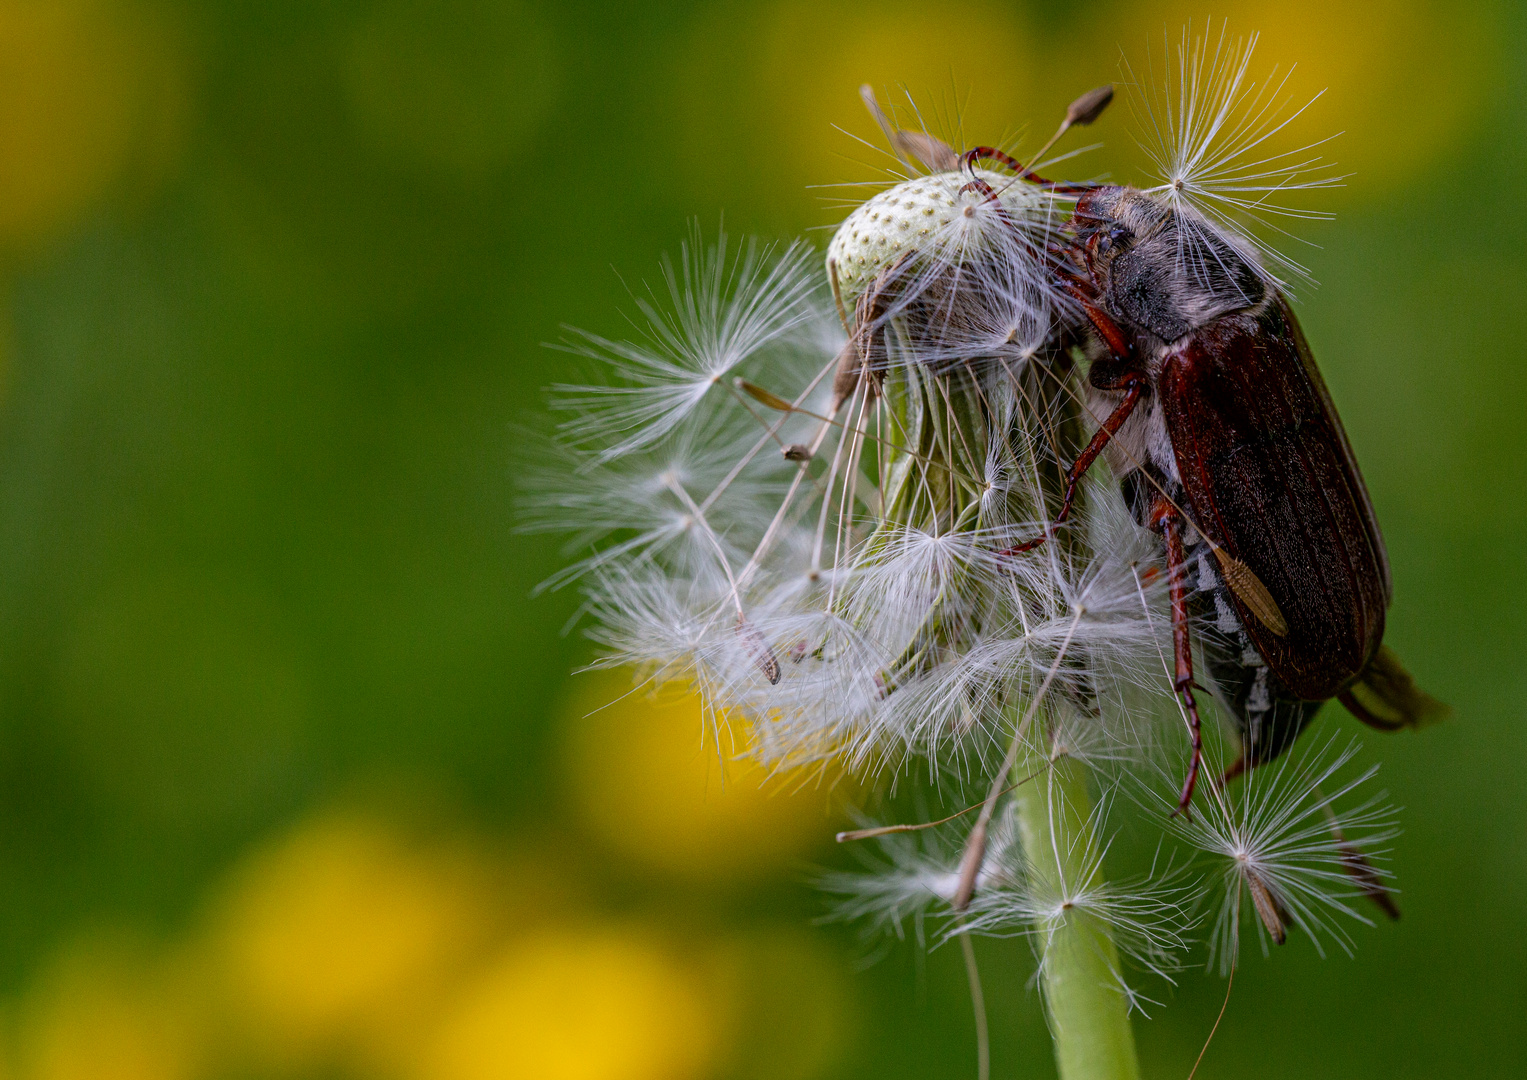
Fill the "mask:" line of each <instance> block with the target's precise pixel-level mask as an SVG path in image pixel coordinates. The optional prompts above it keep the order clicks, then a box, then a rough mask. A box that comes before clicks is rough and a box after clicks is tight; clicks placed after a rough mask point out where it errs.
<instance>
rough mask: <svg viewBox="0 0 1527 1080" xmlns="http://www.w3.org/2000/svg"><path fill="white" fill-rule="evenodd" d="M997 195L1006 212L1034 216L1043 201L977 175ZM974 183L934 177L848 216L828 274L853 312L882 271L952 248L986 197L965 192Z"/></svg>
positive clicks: (907, 184) (996, 176)
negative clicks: (963, 222)
mask: <svg viewBox="0 0 1527 1080" xmlns="http://www.w3.org/2000/svg"><path fill="white" fill-rule="evenodd" d="M975 175H976V176H978V177H980V178H981V179H982V180H984V181H986V183H987V184H989V185H990V186H991V187H992V189H993V190H995V191H996V192H997V193H998V195H997V198H998V201H999V202H1000V203H1001V204H1002V207H1003V209H1005V210H1007V211H1008V212H1009V213H1012V214H1015V215H1022V214H1027V213H1032V212H1033V210H1034V208H1035V205H1036V203H1038V202H1040V201H1041V200H1042V199H1043V196H1039V195H1037V193H1036V192H1035V190H1034V189H1033V188H1032V187H1030V186H1029V185H1028V184H1023V183H1014V182H1013V178H1012V177H1011V176H1007V175H1004V174H1000V173H995V172H991V171H989V170H986V169H977V170H975ZM969 182H970V176H969V174H968V173H964V172H945V173H934V174H933V175H932V176H919V177H916V178H915V179H912V180H907V181H904V182H902V183H900V184H897V185H896V186H895V187H893V188H889V189H887V190H886V191H882V192H881V193H880V194H878V195H876V196H875V197H874V198H872V199H870V200H868V201H867V202H865V203H864V204H862V205H861V206H859V207H858V208H856V209H855V210H854V212H853V213H851V214H849V215H848V217H847V218H846V219H845V220H844V222H843V224H842V225H840V226H839V227H838V231H837V232H836V233H835V234H834V235H833V238H832V242H831V243H830V244H828V245H827V273H828V278H829V280H836V283H837V290H838V295H839V296H840V297H841V299H842V301H843V304H844V305H845V306H852V305H853V303H854V301H855V300H857V299H858V297H859V295H860V294H861V293H862V292H864V290H865V289H866V288H868V286H869V284H870V282H872V281H874V280H875V276H876V275H877V274H879V273H880V271H881V270H883V269H885V268H886V267H887V266H890V265H891V264H892V263H893V262H895V261H896V260H897V259H899V258H901V256H902V255H903V254H905V253H907V252H909V251H910V252H928V251H936V250H939V249H940V248H942V247H944V246H945V245H947V243H948V242H949V240H950V238H951V237H952V235H953V230H954V227H955V226H956V224H957V219H958V218H960V217H961V216H962V215H964V214H965V213H966V208H967V207H970V208H979V207H980V206H981V204H982V203H984V202H985V199H986V197H985V196H984V195H983V194H981V193H980V192H978V191H964V192H962V191H961V190H960V189H961V188H962V187H964V186H965V185H966V184H967V183H969Z"/></svg>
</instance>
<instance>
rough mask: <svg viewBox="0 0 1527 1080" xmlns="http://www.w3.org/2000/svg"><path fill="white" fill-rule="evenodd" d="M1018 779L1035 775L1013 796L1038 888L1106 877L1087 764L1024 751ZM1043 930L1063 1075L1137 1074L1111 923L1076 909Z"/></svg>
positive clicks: (1067, 1079)
mask: <svg viewBox="0 0 1527 1080" xmlns="http://www.w3.org/2000/svg"><path fill="white" fill-rule="evenodd" d="M1012 777H1013V780H1014V782H1017V781H1021V780H1023V779H1024V778H1025V777H1032V778H1031V779H1029V780H1028V781H1027V782H1025V783H1020V784H1019V785H1018V787H1017V788H1016V790H1015V791H1014V800H1015V802H1016V804H1017V814H1018V835H1019V839H1020V841H1021V843H1022V844H1023V850H1024V855H1025V859H1026V862H1027V865H1028V868H1029V874H1030V879H1031V883H1032V885H1033V886H1034V889H1035V892H1036V893H1038V894H1039V895H1041V896H1055V897H1064V896H1066V895H1070V894H1075V893H1076V892H1077V891H1078V890H1079V889H1084V888H1085V889H1093V888H1096V887H1097V886H1099V885H1101V884H1102V880H1101V879H1102V873H1103V870H1102V862H1101V860H1100V859H1099V858H1098V857H1097V853H1098V850H1099V848H1098V839H1097V836H1096V835H1095V831H1094V828H1093V821H1092V819H1091V816H1090V815H1091V812H1092V799H1091V796H1090V794H1089V793H1088V790H1087V768H1086V766H1085V765H1083V764H1082V763H1081V762H1080V761H1076V760H1074V759H1072V758H1068V757H1060V758H1059V759H1058V760H1056V761H1054V762H1053V763H1052V762H1049V761H1047V760H1046V759H1045V758H1044V757H1042V756H1041V755H1039V754H1036V753H1033V752H1032V751H1027V752H1024V753H1020V754H1019V755H1018V761H1017V762H1016V763H1015V765H1014V768H1013V772H1012ZM1039 930H1040V933H1041V935H1042V936H1041V939H1040V940H1041V951H1042V961H1043V981H1044V996H1045V1002H1046V1004H1047V1005H1048V1006H1049V1011H1050V1030H1051V1033H1052V1035H1053V1038H1054V1040H1055V1065H1056V1068H1057V1069H1058V1070H1059V1073H1060V1080H1139V1076H1140V1062H1139V1059H1138V1058H1137V1057H1136V1054H1135V1036H1134V1032H1133V1031H1132V1030H1131V1028H1130V1024H1129V1002H1128V1000H1127V999H1126V997H1125V995H1124V991H1123V988H1122V987H1121V985H1120V982H1119V953H1118V949H1117V948H1116V947H1115V946H1114V942H1113V937H1112V935H1110V933H1109V931H1108V927H1107V926H1106V925H1104V924H1103V923H1100V922H1099V921H1098V920H1097V919H1096V918H1094V917H1093V916H1092V915H1090V914H1088V913H1086V912H1085V911H1082V910H1080V909H1075V908H1073V909H1070V910H1068V911H1065V912H1064V914H1063V915H1062V916H1061V917H1059V918H1057V919H1054V920H1052V921H1050V922H1049V923H1048V925H1045V926H1041V927H1040V928H1039Z"/></svg>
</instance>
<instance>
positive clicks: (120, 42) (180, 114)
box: [0, 0, 188, 248]
mask: <svg viewBox="0 0 1527 1080" xmlns="http://www.w3.org/2000/svg"><path fill="white" fill-rule="evenodd" d="M187 112H188V100H187V89H186V78H185V72H184V64H183V62H182V60H181V57H180V53H179V50H178V48H177V42H176V38H175V35H174V34H173V33H172V31H171V30H170V28H169V26H168V25H167V24H166V23H165V22H164V20H163V19H162V18H160V17H158V16H157V15H156V13H154V12H152V11H150V10H147V9H144V8H140V7H139V6H138V5H136V4H131V5H130V4H128V3H126V2H125V0H119V2H115V3H113V2H111V0H0V246H4V247H10V248H16V247H25V246H28V245H31V244H33V243H36V242H38V241H40V240H44V239H46V238H47V237H48V236H50V235H52V234H53V233H54V232H55V231H56V230H57V229H59V228H60V227H62V226H66V225H68V224H69V223H70V222H72V221H74V220H75V219H76V218H78V217H79V216H80V215H81V214H82V213H84V212H86V211H88V210H89V208H90V207H91V206H93V205H94V204H95V203H96V201H97V200H98V199H99V198H100V197H101V196H102V195H103V194H104V193H105V192H106V190H107V189H108V188H109V187H110V185H111V184H112V183H113V182H114V181H116V180H118V179H119V178H120V177H122V176H123V174H124V173H125V172H127V171H129V169H131V170H133V171H135V172H136V173H137V175H138V176H139V178H140V179H153V178H156V177H157V176H159V175H162V174H163V173H164V172H165V171H166V170H167V169H168V167H169V162H170V161H171V160H173V158H174V156H175V154H176V152H177V151H178V148H179V144H180V141H181V138H182V137H183V134H184V130H185V127H186V114H187Z"/></svg>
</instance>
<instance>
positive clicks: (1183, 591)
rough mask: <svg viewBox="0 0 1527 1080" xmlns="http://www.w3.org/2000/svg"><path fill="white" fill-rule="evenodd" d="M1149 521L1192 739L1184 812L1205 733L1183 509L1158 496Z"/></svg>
mask: <svg viewBox="0 0 1527 1080" xmlns="http://www.w3.org/2000/svg"><path fill="white" fill-rule="evenodd" d="M1151 524H1152V526H1154V527H1156V528H1159V529H1160V530H1161V532H1162V535H1163V536H1164V537H1165V539H1166V570H1167V589H1168V591H1169V592H1170V593H1171V597H1172V656H1173V659H1174V660H1175V662H1176V668H1177V670H1176V678H1175V679H1173V680H1172V689H1173V690H1175V691H1177V693H1178V695H1179V696H1180V697H1181V698H1182V704H1183V706H1184V708H1185V709H1186V710H1187V714H1188V732H1189V734H1190V735H1191V736H1192V740H1193V757H1192V759H1191V760H1190V761H1189V762H1188V777H1187V779H1186V780H1184V781H1183V784H1182V792H1181V794H1180V795H1178V797H1177V812H1178V813H1180V814H1186V813H1187V812H1188V806H1189V804H1190V803H1192V801H1193V789H1194V787H1196V786H1197V784H1198V771H1199V768H1200V767H1201V766H1202V765H1203V760H1204V736H1203V730H1202V725H1201V724H1200V723H1199V719H1198V702H1197V701H1196V700H1195V699H1194V697H1193V643H1192V640H1191V639H1190V638H1189V636H1188V582H1187V559H1186V557H1185V556H1184V554H1183V549H1182V529H1183V519H1182V513H1181V512H1180V511H1179V510H1178V509H1177V507H1175V506H1173V505H1172V504H1171V503H1170V502H1168V501H1167V500H1166V499H1164V498H1161V497H1159V496H1158V497H1157V499H1156V505H1155V508H1154V509H1153V510H1152V511H1151Z"/></svg>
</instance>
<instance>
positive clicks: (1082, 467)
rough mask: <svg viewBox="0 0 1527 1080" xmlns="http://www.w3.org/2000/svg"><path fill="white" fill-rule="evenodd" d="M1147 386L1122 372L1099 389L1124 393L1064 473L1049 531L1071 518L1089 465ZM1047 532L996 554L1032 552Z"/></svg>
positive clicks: (1143, 379) (1139, 375)
mask: <svg viewBox="0 0 1527 1080" xmlns="http://www.w3.org/2000/svg"><path fill="white" fill-rule="evenodd" d="M1147 385H1148V383H1147V380H1146V377H1145V374H1144V373H1143V372H1139V371H1126V372H1125V373H1124V374H1123V375H1122V376H1120V377H1119V379H1118V380H1117V382H1116V383H1115V384H1114V385H1111V386H1103V387H1099V389H1102V390H1118V389H1122V390H1123V391H1124V400H1123V401H1121V402H1119V404H1118V405H1117V406H1116V407H1115V408H1114V410H1113V412H1111V413H1109V414H1108V419H1107V420H1104V421H1103V424H1102V426H1101V427H1099V428H1098V430H1097V432H1096V434H1094V435H1093V436H1092V441H1091V442H1089V443H1088V444H1087V448H1086V449H1085V450H1083V451H1082V452H1081V453H1080V454H1079V455H1078V456H1077V459H1076V461H1075V462H1073V463H1072V465H1071V469H1070V471H1069V472H1067V473H1066V496H1065V498H1064V499H1062V500H1061V504H1060V513H1058V514H1056V515H1055V520H1054V521H1053V522H1051V528H1053V527H1054V526H1056V525H1064V524H1065V522H1066V519H1067V518H1068V517H1070V516H1071V506H1072V504H1073V503H1075V502H1076V489H1077V486H1078V485H1079V484H1080V483H1081V482H1082V477H1083V476H1085V475H1086V474H1087V470H1088V469H1090V468H1092V463H1093V462H1094V461H1096V460H1097V459H1098V455H1099V454H1101V453H1102V452H1103V448H1104V447H1106V446H1107V445H1108V440H1109V439H1112V438H1113V437H1114V435H1116V434H1117V433H1118V431H1119V429H1120V428H1121V427H1123V426H1124V422H1125V421H1126V420H1128V419H1129V417H1130V414H1131V413H1133V412H1134V411H1135V406H1136V405H1138V404H1140V398H1141V396H1142V395H1143V394H1144V393H1145V388H1146V386H1147ZM1050 531H1051V530H1050V529H1046V530H1045V531H1044V533H1042V534H1041V535H1039V536H1036V537H1035V538H1034V539H1032V540H1025V541H1024V542H1023V543H1021V544H1017V545H1015V546H1013V547H1010V548H1004V549H1003V550H1002V551H1000V552H998V554H999V555H1017V554H1020V553H1021V552H1025V551H1033V550H1034V549H1035V548H1037V547H1038V546H1039V545H1040V544H1042V543H1044V542H1045V541H1046V540H1048V539H1049V538H1050Z"/></svg>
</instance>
